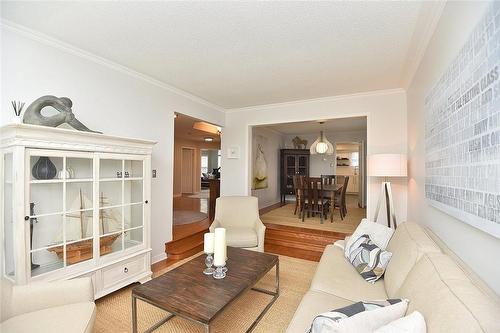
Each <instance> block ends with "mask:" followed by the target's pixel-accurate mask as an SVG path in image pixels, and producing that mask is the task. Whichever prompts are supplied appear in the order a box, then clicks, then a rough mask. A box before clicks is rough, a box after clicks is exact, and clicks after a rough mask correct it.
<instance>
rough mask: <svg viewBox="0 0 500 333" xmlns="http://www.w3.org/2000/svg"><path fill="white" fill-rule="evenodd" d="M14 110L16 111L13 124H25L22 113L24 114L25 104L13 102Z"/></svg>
mask: <svg viewBox="0 0 500 333" xmlns="http://www.w3.org/2000/svg"><path fill="white" fill-rule="evenodd" d="M11 104H12V108H13V109H14V117H13V118H12V122H13V123H14V124H21V123H22V122H23V117H22V116H21V113H22V112H23V108H24V102H20V101H11Z"/></svg>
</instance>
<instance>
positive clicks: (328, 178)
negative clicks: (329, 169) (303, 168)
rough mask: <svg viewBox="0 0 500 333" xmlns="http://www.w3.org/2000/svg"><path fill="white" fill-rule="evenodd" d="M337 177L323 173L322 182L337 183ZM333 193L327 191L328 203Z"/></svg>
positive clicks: (326, 183) (327, 183)
mask: <svg viewBox="0 0 500 333" xmlns="http://www.w3.org/2000/svg"><path fill="white" fill-rule="evenodd" d="M335 181H336V177H335V175H321V183H323V185H335ZM330 196H331V195H330V194H329V193H325V199H327V200H328V203H329V204H331V203H330V199H331V197H330Z"/></svg>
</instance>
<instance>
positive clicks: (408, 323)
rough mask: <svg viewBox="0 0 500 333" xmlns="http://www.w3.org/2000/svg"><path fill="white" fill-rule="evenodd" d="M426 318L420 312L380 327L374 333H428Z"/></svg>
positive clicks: (414, 312)
mask: <svg viewBox="0 0 500 333" xmlns="http://www.w3.org/2000/svg"><path fill="white" fill-rule="evenodd" d="M426 332H427V326H426V325H425V320H424V316H422V314H421V313H420V312H418V311H413V312H412V313H411V314H410V315H408V316H406V317H403V318H399V319H396V320H394V321H393V322H390V323H389V324H387V325H385V326H382V327H380V328H379V329H377V330H376V331H375V332H374V333H426Z"/></svg>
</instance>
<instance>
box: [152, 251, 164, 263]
mask: <svg viewBox="0 0 500 333" xmlns="http://www.w3.org/2000/svg"><path fill="white" fill-rule="evenodd" d="M165 259H167V254H166V253H160V254H157V255H155V256H152V257H151V264H155V263H157V262H159V261H162V260H165Z"/></svg>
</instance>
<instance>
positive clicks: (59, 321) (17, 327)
mask: <svg viewBox="0 0 500 333" xmlns="http://www.w3.org/2000/svg"><path fill="white" fill-rule="evenodd" d="M1 291H2V295H1V296H2V307H1V323H0V332H2V333H14V332H15V333H25V332H26V333H28V332H30V333H32V332H36V333H67V332H72V333H73V332H74V333H80V332H81V333H91V332H92V331H93V329H94V321H95V316H96V307H95V304H94V290H93V287H92V281H91V280H90V278H80V279H73V280H66V281H57V282H38V283H32V284H29V285H20V286H13V285H12V284H11V283H10V281H7V280H5V279H2V290H1Z"/></svg>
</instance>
